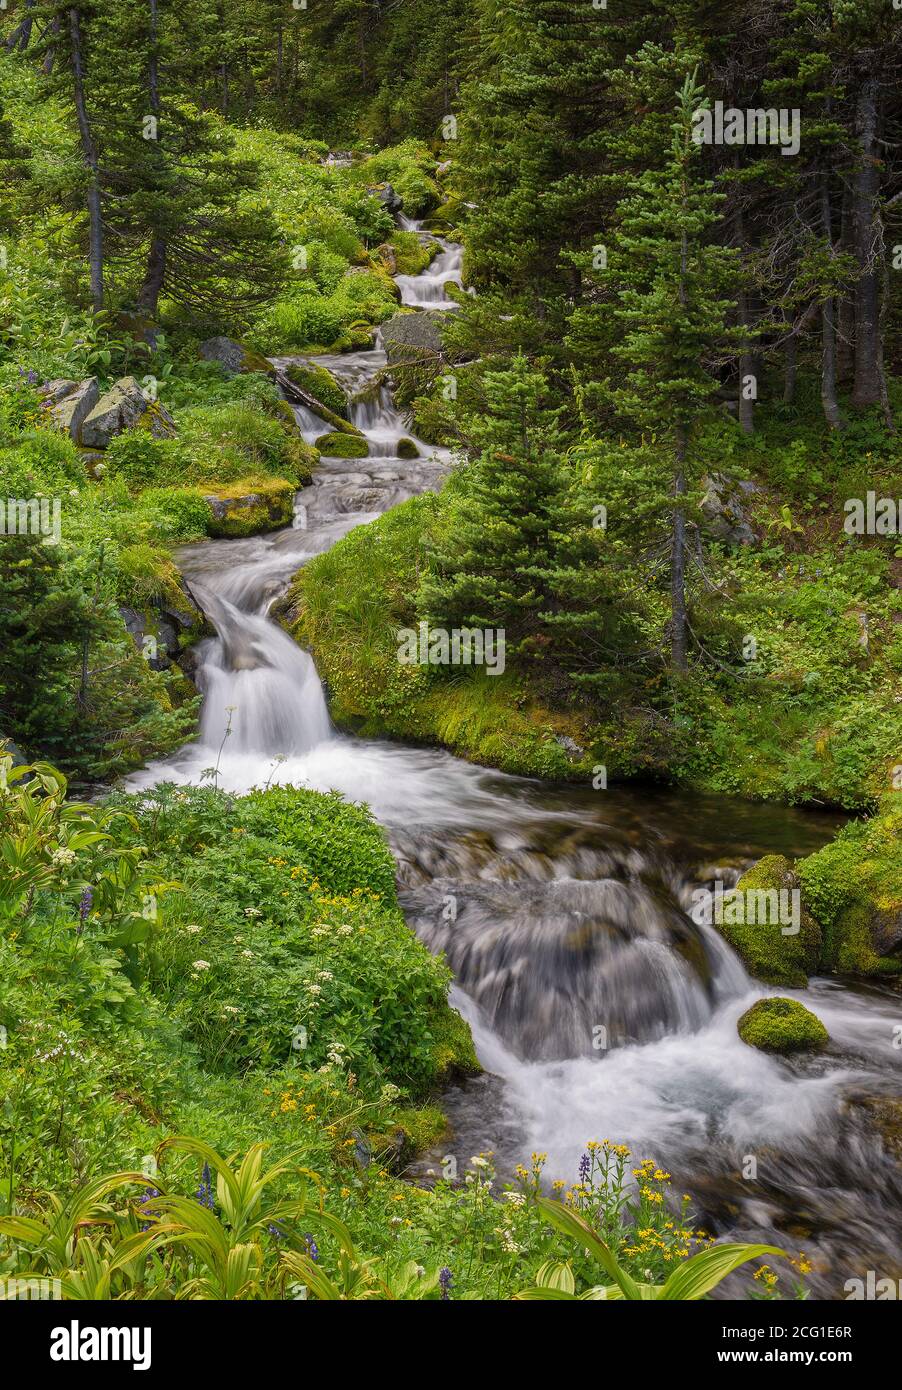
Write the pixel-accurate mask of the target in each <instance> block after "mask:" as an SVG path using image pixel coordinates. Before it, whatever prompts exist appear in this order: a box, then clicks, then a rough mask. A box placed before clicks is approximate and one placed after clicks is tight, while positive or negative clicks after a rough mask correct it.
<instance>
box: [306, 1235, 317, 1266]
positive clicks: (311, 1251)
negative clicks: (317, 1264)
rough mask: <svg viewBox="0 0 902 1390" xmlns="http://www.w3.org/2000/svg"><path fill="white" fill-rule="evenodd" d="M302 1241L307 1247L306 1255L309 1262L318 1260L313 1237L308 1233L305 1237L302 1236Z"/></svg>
mask: <svg viewBox="0 0 902 1390" xmlns="http://www.w3.org/2000/svg"><path fill="white" fill-rule="evenodd" d="M304 1241H305V1243H306V1246H307V1254H308V1255H309V1256H310V1258H311V1260H313V1261H316V1260H318V1259H319V1246H318V1245H317V1243H316V1241H315V1240H314V1239H313V1236H312V1235H310V1234H309V1233H308V1234H307V1235H305V1236H304Z"/></svg>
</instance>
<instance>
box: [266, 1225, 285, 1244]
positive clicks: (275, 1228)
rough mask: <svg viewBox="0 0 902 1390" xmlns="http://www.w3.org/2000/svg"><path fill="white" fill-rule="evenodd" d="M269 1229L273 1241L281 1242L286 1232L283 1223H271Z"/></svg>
mask: <svg viewBox="0 0 902 1390" xmlns="http://www.w3.org/2000/svg"><path fill="white" fill-rule="evenodd" d="M267 1229H268V1231H269V1234H270V1235H271V1236H272V1238H273V1240H281V1239H282V1237H283V1236H284V1234H285V1232H284V1231H283V1229H282V1223H281V1221H271V1222H270V1223H269V1226H268V1227H267Z"/></svg>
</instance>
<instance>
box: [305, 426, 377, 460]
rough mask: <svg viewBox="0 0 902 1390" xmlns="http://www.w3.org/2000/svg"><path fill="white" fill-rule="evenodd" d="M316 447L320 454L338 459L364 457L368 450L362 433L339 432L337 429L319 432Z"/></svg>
mask: <svg viewBox="0 0 902 1390" xmlns="http://www.w3.org/2000/svg"><path fill="white" fill-rule="evenodd" d="M316 447H317V449H319V451H320V453H321V454H325V455H326V456H327V457H329V458H340V459H365V458H366V457H367V455H368V454H369V451H370V450H369V445H368V444H367V442H366V440H365V439H364V437H363V435H354V434H339V433H338V432H337V431H336V432H335V433H334V434H321V435H320V437H319V439H318V440H317V441H316Z"/></svg>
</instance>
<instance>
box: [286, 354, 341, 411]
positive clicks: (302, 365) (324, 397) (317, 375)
mask: <svg viewBox="0 0 902 1390" xmlns="http://www.w3.org/2000/svg"><path fill="white" fill-rule="evenodd" d="M285 375H286V376H287V377H288V380H289V381H291V382H293V383H294V385H295V386H300V388H301V390H303V391H306V392H307V394H308V395H310V396H313V398H314V399H315V400H317V401H319V402H320V403H321V404H322V405H324V406H325V407H326V409H327V410H330V411H331V412H332V414H333V415H341V416H344V415H346V414H347V410H348V398H347V396H346V395H345V393H344V389H343V387H342V386H341V384H340V383H339V381H338V380H337V378H336V377H334V376H333V375H332V373H331V372H330V371H327V369H326V368H325V367H321V366H320V365H319V364H318V363H313V362H289V363H288V365H287V366H286V367H285Z"/></svg>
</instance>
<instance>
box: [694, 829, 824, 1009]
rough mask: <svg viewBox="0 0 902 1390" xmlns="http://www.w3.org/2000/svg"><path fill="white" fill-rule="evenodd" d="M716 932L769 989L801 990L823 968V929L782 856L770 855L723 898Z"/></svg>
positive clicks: (716, 920) (715, 924) (796, 878)
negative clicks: (778, 986) (821, 963)
mask: <svg viewBox="0 0 902 1390" xmlns="http://www.w3.org/2000/svg"><path fill="white" fill-rule="evenodd" d="M714 926H715V927H716V928H717V930H718V931H719V932H720V933H721V935H722V936H723V937H724V939H725V940H726V941H727V942H728V943H729V945H730V946H732V948H733V950H734V951H735V952H736V953H737V955H738V956H740V957H741V958H742V961H743V964H744V965H745V967H746V969H747V970H748V971H749V972H750V974H752V975H754V976H755V977H756V978H757V979H759V980H764V981H765V983H766V984H771V985H790V986H793V987H799V986H802V985H804V984H805V983H806V981H807V979H808V976H809V975H811V974H813V973H814V972H815V970H817V968H818V965H819V963H820V957H821V944H822V943H821V930H820V927H819V926H818V924H817V922H816V921H815V919H814V917H812V915H811V913H810V912H808V911H806V909H805V906H804V903H803V901H802V894H801V885H800V882H799V878H798V875H797V874H796V873H795V872H794V870H793V867H792V865H791V864H790V862H789V860H788V859H787V858H786V857H785V856H784V855H782V854H768V855H765V857H764V858H763V859H759V861H758V863H757V864H756V865H755V866H754V868H752V869H749V871H748V873H746V874H743V876H742V878H741V879H740V880H739V882H738V884H737V885H736V888H735V890H734V891H733V892H732V893H728V894H726V895H725V896H724V898H723V901H722V904H721V908H720V911H719V913H716V914H715V920H714Z"/></svg>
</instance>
